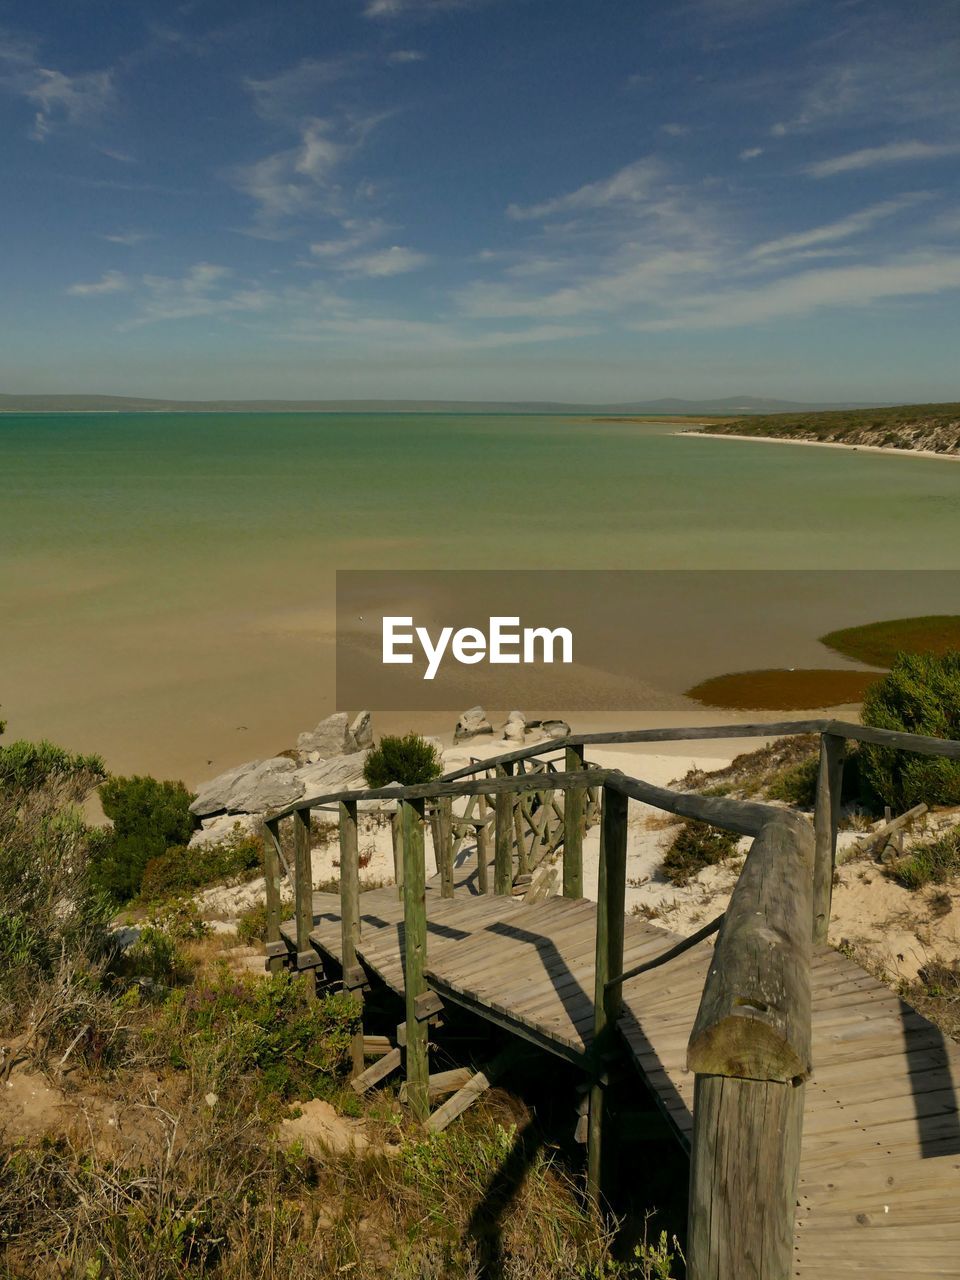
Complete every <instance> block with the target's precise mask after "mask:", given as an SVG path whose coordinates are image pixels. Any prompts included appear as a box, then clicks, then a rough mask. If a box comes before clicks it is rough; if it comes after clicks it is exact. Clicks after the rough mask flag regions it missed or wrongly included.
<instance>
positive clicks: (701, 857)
mask: <svg viewBox="0 0 960 1280" xmlns="http://www.w3.org/2000/svg"><path fill="white" fill-rule="evenodd" d="M739 838H740V837H739V836H737V835H734V833H733V832H732V831H721V830H720V828H719V827H711V826H710V824H709V823H707V822H697V821H695V820H692V819H691V820H690V821H688V822H685V823H684V824H683V826H682V827H681V828H680V830H679V831H678V832H677V834H676V836H675V837H674V841H673V844H671V846H670V848H669V849H668V851H667V855H666V857H665V858H664V860H663V863H662V864H661V867H660V870H661V871H662V872H663V874H664V876H665V877H666V878H667V880H669V881H670V883H671V884H675V885H677V886H678V887H680V886H682V885H685V884H688V883H689V882H690V880H692V879H693V877H694V876H695V875H696V874H697V872H698V871H702V870H703V868H704V867H714V866H716V865H717V863H718V862H723V860H724V858H729V856H730V854H731V853H733V851H734V850H735V849H736V847H737V841H738V840H739Z"/></svg>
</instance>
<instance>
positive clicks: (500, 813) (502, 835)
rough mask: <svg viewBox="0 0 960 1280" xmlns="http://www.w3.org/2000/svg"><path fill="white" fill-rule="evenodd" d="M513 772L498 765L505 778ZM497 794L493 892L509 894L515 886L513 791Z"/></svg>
mask: <svg viewBox="0 0 960 1280" xmlns="http://www.w3.org/2000/svg"><path fill="white" fill-rule="evenodd" d="M511 772H512V770H511V767H510V765H503V764H498V765H497V774H498V776H500V777H502V778H505V777H508V776H509V775H510V773H511ZM496 794H497V800H496V808H495V810H494V812H495V815H496V830H495V832H494V846H493V892H494V893H501V894H509V893H510V891H511V889H512V888H513V792H512V791H498V792H497V793H496Z"/></svg>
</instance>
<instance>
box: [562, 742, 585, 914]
mask: <svg viewBox="0 0 960 1280" xmlns="http://www.w3.org/2000/svg"><path fill="white" fill-rule="evenodd" d="M563 767H564V769H565V770H566V771H567V773H577V772H579V770H581V769H582V768H583V747H567V749H566V753H565V757H564V766H563ZM586 799H587V792H586V788H585V787H570V788H568V789H567V790H566V791H565V792H564V799H563V896H564V897H565V898H582V897H583V826H584V816H585V814H584V809H585V806H586Z"/></svg>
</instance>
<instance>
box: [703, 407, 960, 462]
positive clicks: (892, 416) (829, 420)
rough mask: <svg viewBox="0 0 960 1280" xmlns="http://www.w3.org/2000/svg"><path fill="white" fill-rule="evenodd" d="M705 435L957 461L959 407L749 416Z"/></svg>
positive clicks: (716, 426)
mask: <svg viewBox="0 0 960 1280" xmlns="http://www.w3.org/2000/svg"><path fill="white" fill-rule="evenodd" d="M702 431H703V432H704V433H705V434H710V435H734V436H775V437H777V438H778V439H781V440H819V441H822V442H824V443H830V444H847V445H871V446H874V447H879V448H881V449H909V450H913V451H916V450H925V451H926V450H929V451H930V452H933V453H949V454H957V455H960V404H901V405H895V406H893V407H890V408H886V409H852V410H851V409H847V410H841V411H831V412H825V413H824V412H821V413H797V412H790V413H778V414H774V415H772V416H759V417H758V416H755V415H754V416H751V417H749V418H739V419H737V420H733V421H729V422H723V423H717V424H714V425H711V426H706V427H703V428H702Z"/></svg>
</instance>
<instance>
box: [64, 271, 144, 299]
mask: <svg viewBox="0 0 960 1280" xmlns="http://www.w3.org/2000/svg"><path fill="white" fill-rule="evenodd" d="M129 287H130V282H129V280H128V279H127V277H126V276H125V275H124V274H123V273H122V272H120V271H106V272H104V274H103V275H102V276H101V277H100V279H99V280H94V281H92V282H90V283H84V282H82V281H81V282H78V283H77V284H72V285H70V286H69V288H68V289H67V293H68V294H70V296H71V297H73V298H95V297H99V296H100V295H102V294H105V293H123V292H124V290H126V289H129Z"/></svg>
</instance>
